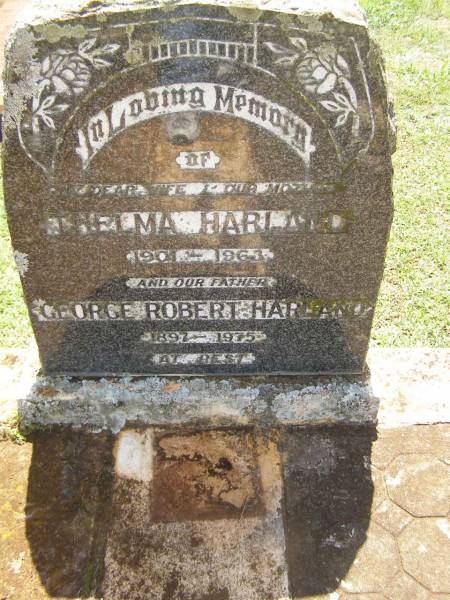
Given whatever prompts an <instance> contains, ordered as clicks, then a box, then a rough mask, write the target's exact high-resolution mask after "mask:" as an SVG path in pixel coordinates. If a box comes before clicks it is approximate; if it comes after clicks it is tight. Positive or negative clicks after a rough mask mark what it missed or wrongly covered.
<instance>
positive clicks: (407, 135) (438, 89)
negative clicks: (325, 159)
mask: <svg viewBox="0 0 450 600" xmlns="http://www.w3.org/2000/svg"><path fill="white" fill-rule="evenodd" d="M362 4H363V6H364V8H365V9H366V11H367V14H368V17H369V22H370V23H371V25H372V31H373V33H374V35H375V38H376V39H377V40H378V41H379V43H380V45H381V47H382V49H383V53H384V57H385V62H386V71H387V77H388V83H389V88H390V90H391V93H392V94H393V96H394V100H395V110H396V114H397V122H398V140H397V152H396V153H395V155H394V157H393V161H394V169H395V179H394V198H395V216H394V223H393V227H392V232H391V239H390V242H389V246H388V254H387V261H386V269H385V274H384V279H383V284H382V288H381V293H380V298H379V303H378V307H377V311H376V315H375V323H374V329H373V335H372V337H373V340H374V341H375V342H376V343H377V344H379V345H381V346H448V332H449V329H448V328H449V316H448V315H449V308H450V306H449V283H450V272H449V247H450V235H449V226H450V222H449V221H450V219H449V214H450V210H449V209H450V204H449V198H450V185H449V173H450V165H449V162H450V161H449V146H450V135H449V125H450V113H449V107H450V93H449V87H450V86H449V74H450V61H449V58H448V54H449V43H448V39H449V35H450V27H449V24H450V20H449V19H450V8H449V7H450V4H449V3H448V2H446V1H444V0H362Z"/></svg>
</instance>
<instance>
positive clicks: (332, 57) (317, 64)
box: [295, 44, 350, 95]
mask: <svg viewBox="0 0 450 600" xmlns="http://www.w3.org/2000/svg"><path fill="white" fill-rule="evenodd" d="M295 73H296V75H297V79H298V81H299V82H300V83H302V84H303V85H304V86H305V89H306V90H307V91H308V92H310V93H311V94H320V95H322V94H328V92H331V91H332V90H334V89H335V87H336V84H337V82H338V78H339V77H347V76H348V75H350V69H349V66H348V64H347V62H346V61H345V59H344V58H343V57H342V56H341V55H340V54H338V53H337V50H336V48H334V47H333V46H332V45H331V44H321V45H320V46H319V47H318V48H317V49H315V50H314V51H312V52H306V53H305V54H304V56H303V58H302V59H301V60H300V61H299V62H298V64H297V65H296V67H295Z"/></svg>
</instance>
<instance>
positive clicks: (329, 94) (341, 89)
mask: <svg viewBox="0 0 450 600" xmlns="http://www.w3.org/2000/svg"><path fill="white" fill-rule="evenodd" d="M289 42H290V44H291V46H290V47H289V48H287V47H285V46H281V45H280V44H276V43H274V42H266V46H267V47H268V48H269V49H270V50H271V51H272V52H273V53H274V54H276V55H277V58H276V59H275V60H274V64H275V65H277V66H278V67H279V68H281V69H283V70H286V69H287V70H288V71H289V73H290V75H291V76H292V77H295V78H296V79H297V81H298V82H299V84H300V85H301V86H302V88H303V89H304V90H305V91H306V92H307V93H308V94H311V95H314V96H322V97H324V99H323V100H320V104H321V106H323V108H325V109H326V110H327V111H329V112H331V113H335V115H336V121H335V127H342V125H344V124H345V123H347V121H348V120H349V117H350V115H353V123H352V129H353V131H354V133H355V135H356V134H357V131H358V128H359V117H358V114H357V111H358V99H357V97H356V93H355V90H354V88H353V85H352V84H351V82H350V79H349V78H350V76H351V72H350V67H349V65H348V63H347V61H346V60H345V58H344V57H343V56H342V55H341V54H339V53H338V51H337V50H336V48H335V47H334V46H333V45H332V44H330V43H323V44H320V45H319V46H318V47H317V48H312V49H311V48H309V47H308V43H307V41H306V40H305V39H304V38H301V37H291V38H289Z"/></svg>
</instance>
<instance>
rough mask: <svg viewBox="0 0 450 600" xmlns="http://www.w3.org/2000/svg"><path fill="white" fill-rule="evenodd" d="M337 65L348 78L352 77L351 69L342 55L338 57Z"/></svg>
mask: <svg viewBox="0 0 450 600" xmlns="http://www.w3.org/2000/svg"><path fill="white" fill-rule="evenodd" d="M336 64H337V66H338V67H339V68H340V69H341V71H342V72H343V73H344V75H347V77H348V76H349V75H350V67H349V66H348V63H347V61H346V60H345V58H344V57H343V56H341V55H340V54H338V55H337V58H336Z"/></svg>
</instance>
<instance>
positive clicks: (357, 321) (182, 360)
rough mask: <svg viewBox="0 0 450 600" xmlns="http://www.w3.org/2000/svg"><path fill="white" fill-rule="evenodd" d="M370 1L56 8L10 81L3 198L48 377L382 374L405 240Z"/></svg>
mask: <svg viewBox="0 0 450 600" xmlns="http://www.w3.org/2000/svg"><path fill="white" fill-rule="evenodd" d="M365 25H366V24H365V17H364V13H363V12H362V11H361V9H359V8H358V7H357V6H356V4H354V3H353V2H350V1H348V0H347V1H341V2H337V1H335V0H322V1H314V2H313V1H312V0H308V1H304V2H295V3H294V2H281V1H277V2H275V1H273V2H272V1H269V2H266V3H263V2H241V1H239V2H225V1H222V2H205V1H203V0H202V1H201V2H198V1H197V2H185V1H182V2H147V1H138V0H135V1H133V2H131V1H129V0H128V1H126V2H125V1H123V0H122V1H121V0H115V1H114V2H111V1H109V0H103V1H102V0H95V2H94V1H92V2H87V1H85V2H81V0H64V1H61V0H58V1H57V2H56V0H53V1H50V0H45V1H41V2H35V3H34V4H33V5H32V8H31V9H30V10H29V11H28V12H27V13H26V15H25V17H24V19H22V21H21V23H19V25H18V26H17V27H16V28H15V30H14V32H13V34H12V36H11V38H10V40H9V42H8V48H7V56H6V58H7V61H6V71H5V82H6V89H5V91H6V101H5V134H6V135H5V138H6V139H5V155H4V172H5V177H4V180H5V187H6V194H5V199H6V203H7V210H8V218H9V222H10V227H11V233H12V239H13V244H14V250H15V256H16V259H17V263H18V265H19V268H20V270H21V274H22V277H23V282H24V289H25V294H26V297H27V301H28V306H29V310H30V315H31V319H32V322H33V326H34V329H35V332H36V336H37V338H38V344H39V346H40V348H41V355H42V358H43V363H44V368H45V370H46V371H47V372H53V373H54V372H63V373H67V372H71V373H86V374H99V373H102V374H105V373H171V372H177V373H178V372H179V373H239V374H243V373H266V372H270V373H330V372H355V371H357V372H359V371H361V369H362V368H363V364H364V356H365V352H366V349H367V344H368V338H369V333H370V327H371V322H372V317H373V311H374V305H375V301H376V296H377V292H378V287H379V284H380V279H381V274H382V267H383V260H384V252H385V245H386V240H387V234H388V231H389V226H390V221H391V215H392V202H391V174H392V168H391V160H390V154H391V151H392V148H393V146H392V142H393V135H392V132H393V129H392V119H391V116H392V115H391V112H390V104H389V101H388V97H387V93H386V88H385V82H384V76H383V65H382V61H381V58H380V55H379V51H378V49H377V46H376V44H375V43H374V42H373V41H372V40H371V38H370V36H369V35H368V32H367V28H366V26H365Z"/></svg>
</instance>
